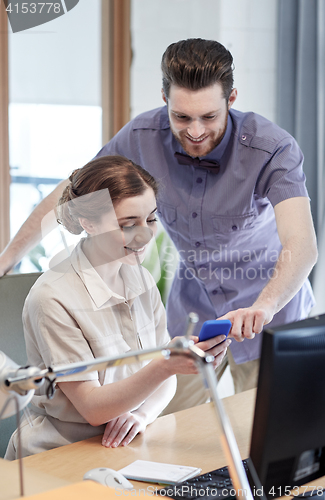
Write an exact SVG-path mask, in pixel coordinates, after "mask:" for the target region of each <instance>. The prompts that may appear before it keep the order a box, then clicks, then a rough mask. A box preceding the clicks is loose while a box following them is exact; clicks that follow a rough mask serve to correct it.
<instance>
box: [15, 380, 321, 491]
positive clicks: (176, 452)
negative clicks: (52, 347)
mask: <svg viewBox="0 0 325 500" xmlns="http://www.w3.org/2000/svg"><path fill="white" fill-rule="evenodd" d="M255 394H256V392H255V390H251V391H247V392H243V393H241V394H236V395H235V396H231V397H229V398H225V399H223V405H224V407H225V410H226V412H227V414H228V417H229V420H230V423H231V425H232V428H233V431H234V434H235V438H236V440H237V444H238V448H239V451H240V454H241V457H242V458H246V457H247V456H248V454H249V446H250V438H251V428H252V423H253V415H254V406H255ZM218 435H219V428H218V423H217V418H216V415H215V410H214V407H213V406H212V404H206V405H202V406H198V407H196V408H190V409H189V410H184V411H181V412H178V413H174V414H171V415H167V416H165V417H161V418H158V419H157V420H156V421H155V422H154V423H153V424H151V425H150V426H148V428H147V430H146V432H145V433H144V435H142V436H137V437H136V438H135V439H134V441H132V443H131V444H130V445H129V446H127V447H122V448H115V449H111V448H108V449H107V448H104V447H103V446H102V445H101V436H97V437H95V438H91V439H87V440H85V441H80V442H78V443H74V444H71V445H68V446H64V447H62V448H56V449H54V450H51V451H47V452H44V453H39V454H38V455H34V456H31V457H27V458H24V465H25V466H26V467H28V468H30V469H29V470H31V469H33V471H34V472H39V473H40V474H41V475H44V474H50V475H51V476H54V477H56V478H58V484H57V487H58V486H59V485H60V484H62V481H68V482H70V483H79V482H80V481H81V480H82V478H83V475H84V474H85V472H87V471H88V470H90V469H93V468H96V467H109V468H112V469H115V470H118V469H121V468H122V467H125V466H126V465H128V464H130V463H131V462H133V461H134V460H137V459H142V460H152V461H156V462H166V463H172V464H180V465H191V466H196V467H201V468H202V472H207V471H209V470H212V469H217V468H219V467H222V466H223V465H225V464H226V459H225V457H224V454H223V451H222V449H221V445H220V442H219V439H218ZM132 483H133V485H134V488H135V490H139V489H142V495H143V494H144V493H143V491H144V490H145V489H146V488H147V487H148V483H141V482H138V481H132ZM306 486H308V489H312V488H314V487H317V486H322V487H325V476H324V477H322V478H320V479H317V480H315V481H313V482H311V483H309V485H306ZM52 488H53V486H52ZM305 489H306V488H305V486H302V487H301V488H300V492H301V493H302V492H304V490H305ZM151 491H152V490H151ZM295 494H297V492H296V491H295ZM315 498H316V499H317V497H315ZM283 500H288V496H286V497H283Z"/></svg>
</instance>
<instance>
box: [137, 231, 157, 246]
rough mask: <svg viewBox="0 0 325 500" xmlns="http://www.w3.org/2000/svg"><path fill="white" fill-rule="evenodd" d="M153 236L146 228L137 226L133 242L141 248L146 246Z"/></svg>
mask: <svg viewBox="0 0 325 500" xmlns="http://www.w3.org/2000/svg"><path fill="white" fill-rule="evenodd" d="M152 236H153V232H152V231H151V229H150V228H149V227H146V226H138V227H137V230H136V233H135V235H134V241H136V242H137V243H138V244H141V246H143V245H146V244H147V243H149V241H150V240H151V238H152Z"/></svg>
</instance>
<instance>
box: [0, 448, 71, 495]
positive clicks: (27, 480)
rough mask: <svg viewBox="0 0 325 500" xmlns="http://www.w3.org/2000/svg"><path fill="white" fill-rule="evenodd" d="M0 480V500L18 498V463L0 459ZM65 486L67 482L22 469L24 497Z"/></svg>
mask: <svg viewBox="0 0 325 500" xmlns="http://www.w3.org/2000/svg"><path fill="white" fill-rule="evenodd" d="M0 478H1V480H0V500H14V499H16V498H18V497H19V495H20V489H19V468H18V461H17V460H15V461H14V462H9V461H8V460H4V459H3V458H0ZM67 484H69V481H66V480H64V479H59V478H58V477H53V476H51V475H49V474H47V473H40V472H38V471H35V470H32V469H29V468H27V467H24V492H25V495H34V494H36V493H41V492H44V491H47V490H50V489H54V488H59V487H60V486H66V485H67Z"/></svg>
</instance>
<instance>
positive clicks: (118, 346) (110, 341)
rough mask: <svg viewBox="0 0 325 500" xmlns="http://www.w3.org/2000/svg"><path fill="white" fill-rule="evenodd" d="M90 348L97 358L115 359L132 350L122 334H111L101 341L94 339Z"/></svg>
mask: <svg viewBox="0 0 325 500" xmlns="http://www.w3.org/2000/svg"><path fill="white" fill-rule="evenodd" d="M90 347H91V349H92V351H93V354H94V357H95V358H99V357H101V356H109V357H115V356H119V355H120V354H124V353H126V352H128V351H130V350H131V347H130V346H129V344H128V343H127V342H126V341H125V340H124V338H123V337H122V335H121V333H111V334H109V335H106V336H105V337H102V338H100V339H96V340H95V339H92V340H91V341H90Z"/></svg>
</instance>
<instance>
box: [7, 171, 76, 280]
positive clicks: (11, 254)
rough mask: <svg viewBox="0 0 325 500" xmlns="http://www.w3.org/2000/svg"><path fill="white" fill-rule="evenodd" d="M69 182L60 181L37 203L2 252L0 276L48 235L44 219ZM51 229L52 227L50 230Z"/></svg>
mask: <svg viewBox="0 0 325 500" xmlns="http://www.w3.org/2000/svg"><path fill="white" fill-rule="evenodd" d="M67 184H68V181H67V180H64V181H62V182H60V184H58V185H57V187H56V188H55V189H54V191H52V193H50V194H49V195H48V196H47V197H46V198H44V200H42V201H41V203H40V204H39V205H37V207H36V208H35V209H34V211H33V212H32V213H31V214H30V216H29V217H28V218H27V220H26V221H25V222H24V224H23V225H22V226H21V228H20V229H19V231H18V233H17V234H16V236H15V237H14V238H13V239H12V240H11V241H10V242H9V243H8V245H7V246H6V248H5V249H4V250H3V252H2V253H1V254H0V277H1V276H3V275H4V274H6V273H7V272H8V271H10V269H12V268H13V267H14V266H15V265H16V264H17V263H18V262H19V261H20V260H21V259H22V257H23V256H24V255H26V253H28V252H29V251H30V250H31V249H32V248H33V247H34V246H35V245H37V243H39V241H40V240H41V239H42V238H44V236H46V233H45V232H44V228H42V227H41V223H42V219H43V217H44V216H45V215H46V214H47V213H48V212H50V211H51V210H53V209H54V208H55V207H56V205H57V202H58V200H59V198H60V196H61V194H62V191H63V189H64V188H65V186H66V185H67ZM42 229H43V232H42ZM51 229H52V228H50V229H49V230H51Z"/></svg>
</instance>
